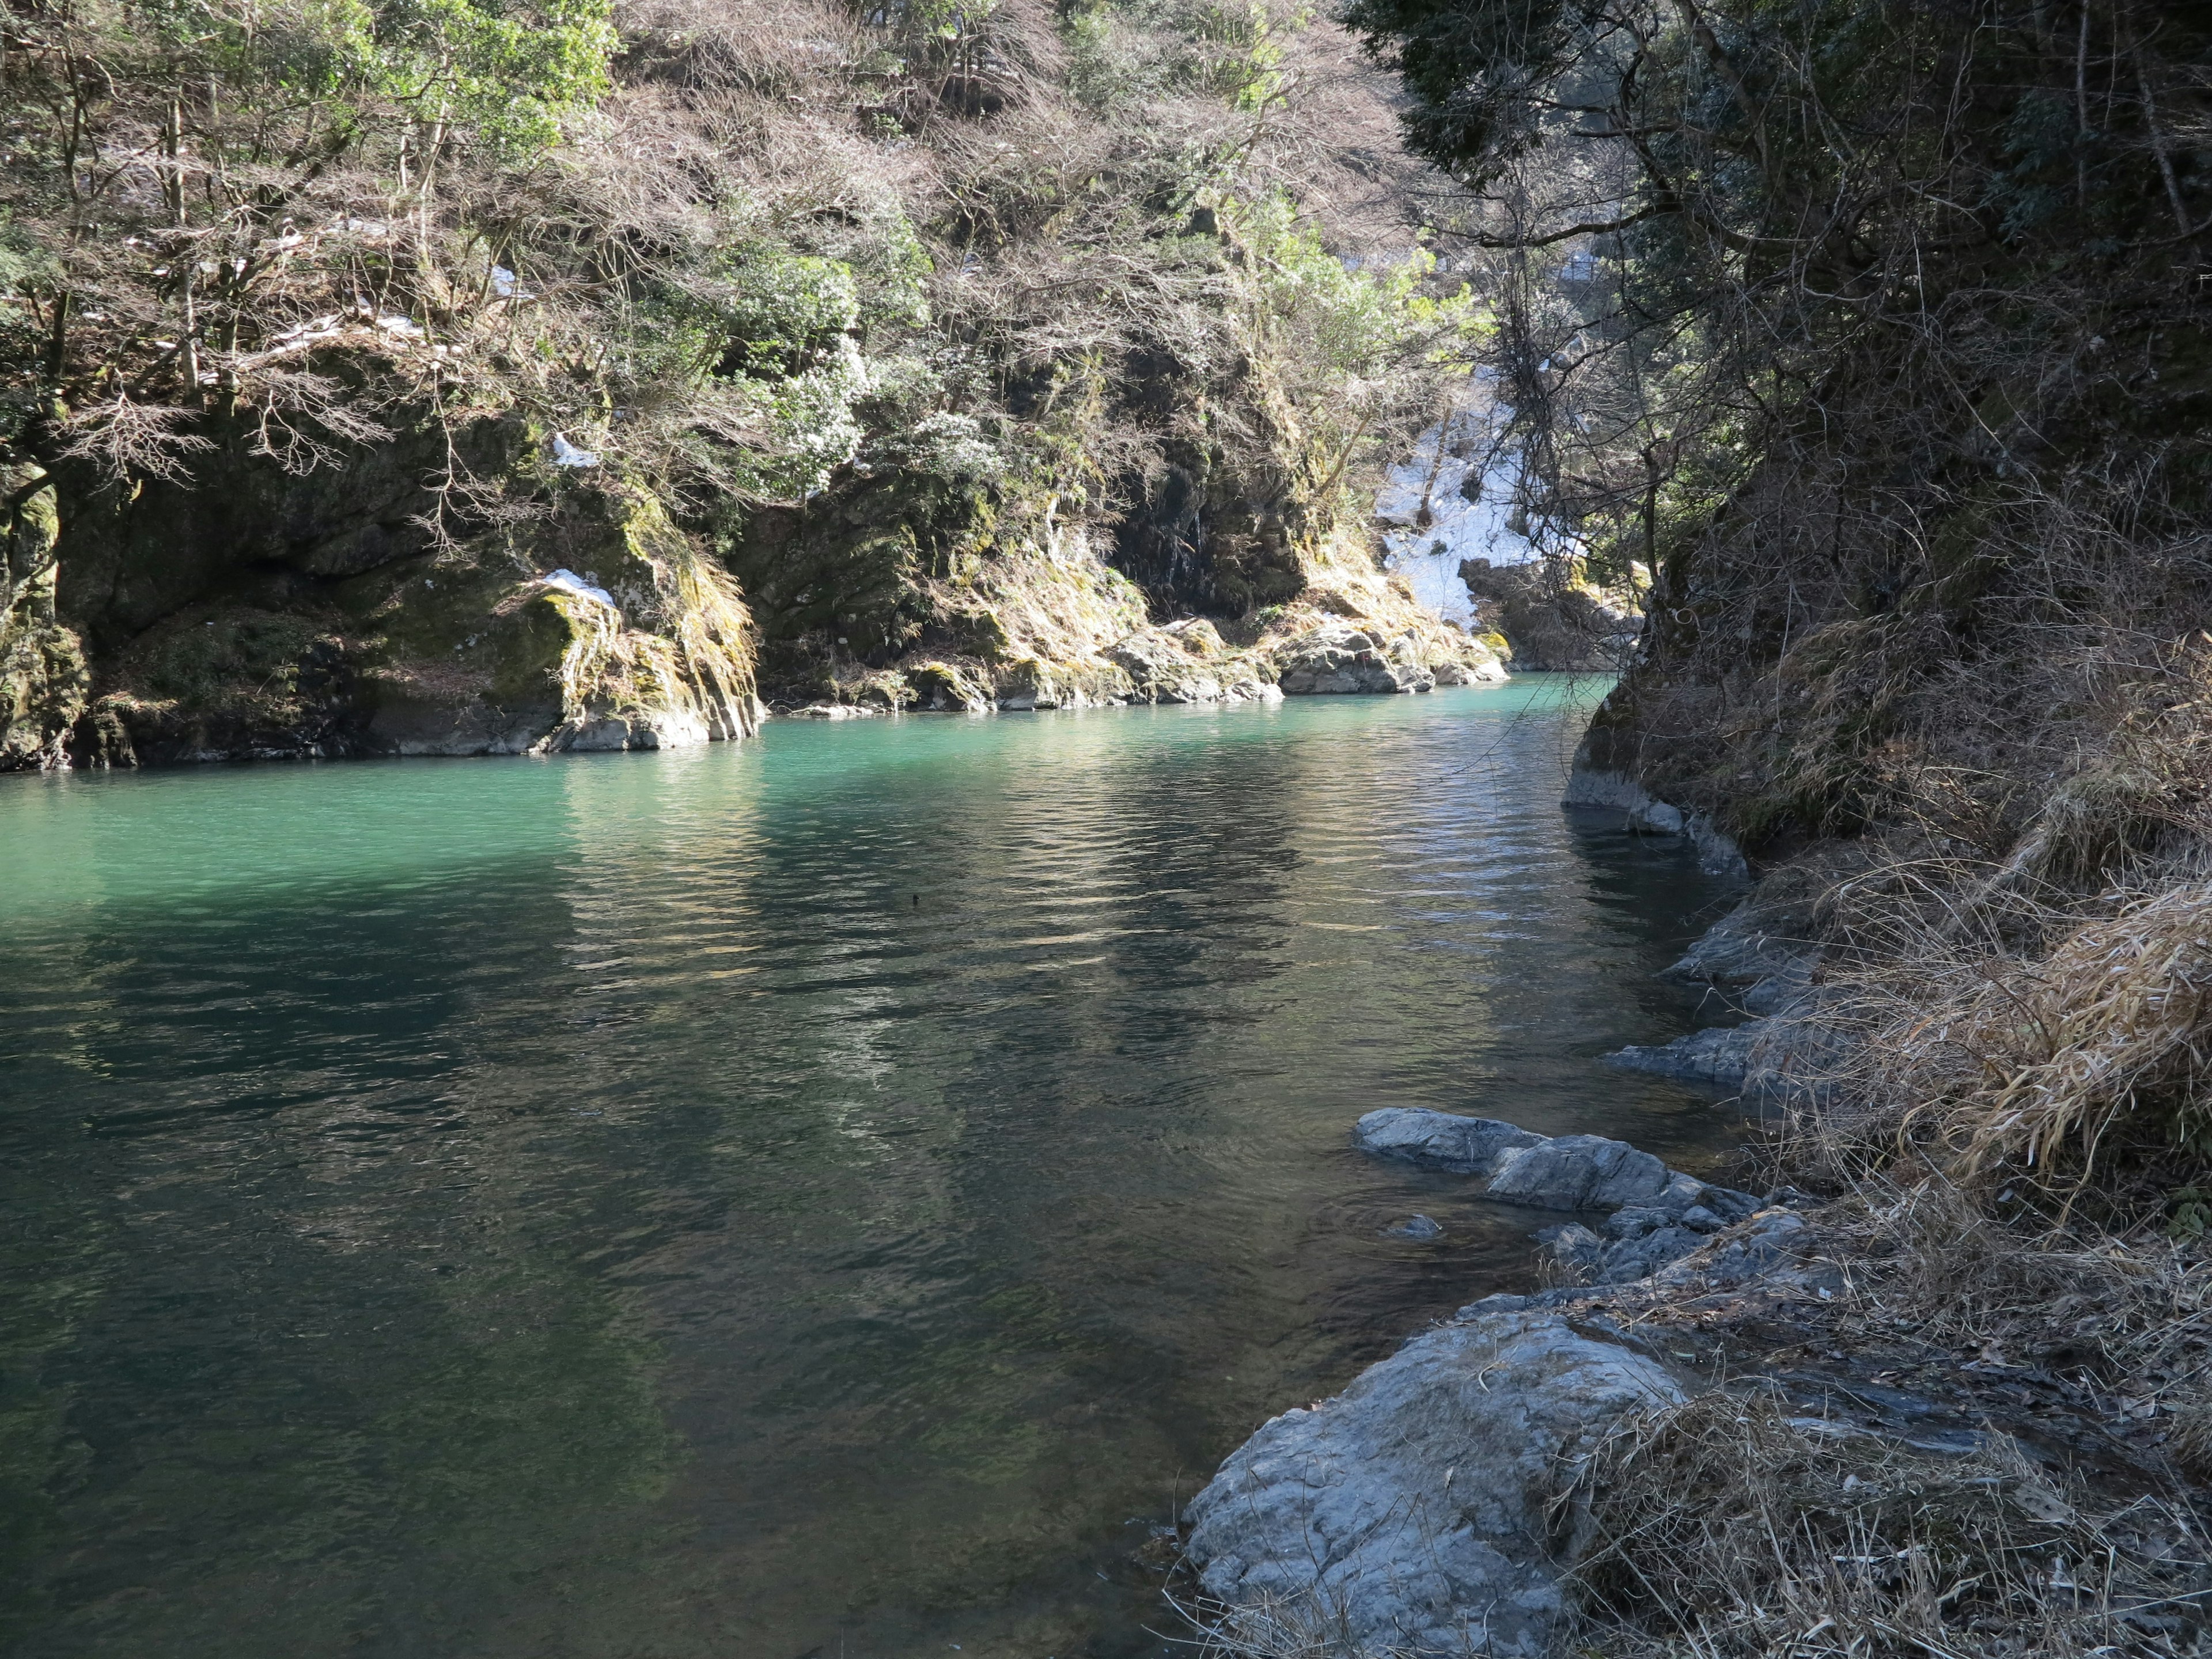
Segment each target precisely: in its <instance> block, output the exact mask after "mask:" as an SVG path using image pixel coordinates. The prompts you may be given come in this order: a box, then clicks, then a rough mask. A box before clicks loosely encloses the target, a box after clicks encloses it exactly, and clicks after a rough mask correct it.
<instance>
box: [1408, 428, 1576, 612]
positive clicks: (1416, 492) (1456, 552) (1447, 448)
mask: <svg viewBox="0 0 2212 1659" xmlns="http://www.w3.org/2000/svg"><path fill="white" fill-rule="evenodd" d="M1512 414H1513V411H1512V410H1510V409H1508V408H1505V407H1504V406H1502V405H1500V406H1498V407H1497V408H1495V409H1493V410H1489V411H1487V412H1486V413H1477V414H1460V415H1455V416H1452V417H1451V419H1450V420H1449V421H1448V422H1443V423H1442V424H1439V425H1437V426H1432V427H1431V428H1429V429H1428V430H1427V431H1426V432H1424V433H1423V434H1422V435H1421V436H1420V439H1419V441H1418V442H1417V443H1416V444H1415V445H1414V446H1413V454H1412V455H1410V456H1408V457H1407V459H1405V460H1402V461H1401V462H1399V463H1398V465H1395V466H1394V467H1392V468H1391V469H1390V470H1389V473H1388V474H1387V475H1386V476H1385V478H1384V481H1383V489H1382V490H1381V492H1380V494H1379V495H1377V496H1376V502H1375V515H1376V518H1378V519H1379V520H1382V522H1383V544H1384V547H1385V549H1386V551H1385V553H1384V556H1383V568H1385V569H1387V570H1389V571H1391V572H1392V573H1393V574H1401V575H1403V576H1404V577H1405V578H1406V579H1407V580H1408V581H1409V582H1411V583H1412V584H1413V593H1414V596H1415V597H1416V598H1417V599H1419V600H1420V601H1421V603H1422V604H1423V605H1427V606H1428V607H1429V608H1430V609H1431V610H1433V611H1436V612H1437V615H1439V616H1441V617H1444V618H1446V619H1447V620H1448V621H1451V622H1455V623H1461V624H1462V625H1465V624H1467V623H1472V622H1473V621H1474V604H1473V602H1472V601H1471V600H1470V599H1468V592H1467V585H1466V584H1465V583H1464V582H1462V581H1461V580H1460V579H1459V567H1460V561H1461V560H1462V559H1487V560H1489V561H1490V562H1492V564H1524V563H1526V562H1528V561H1529V560H1530V559H1534V558H1535V557H1537V556H1538V550H1537V549H1536V548H1535V546H1534V544H1531V543H1530V541H1529V539H1528V537H1527V536H1525V535H1522V533H1520V532H1517V531H1515V530H1513V529H1511V528H1510V527H1509V526H1508V524H1507V520H1510V518H1511V517H1512V516H1513V505H1514V498H1515V495H1516V493H1517V492H1518V490H1519V488H1520V483H1521V462H1520V458H1519V457H1518V456H1514V455H1501V454H1499V453H1498V443H1497V435H1498V432H1499V430H1500V429H1501V428H1502V427H1503V424H1504V422H1505V421H1507V420H1510V418H1511V417H1512ZM1439 448H1442V450H1443V454H1442V455H1441V456H1439V455H1438V453H1437V451H1438V449H1439ZM1455 451H1459V452H1462V453H1454V452H1455ZM1478 468H1480V469H1483V470H1482V471H1481V472H1480V478H1481V485H1480V490H1479V491H1478V499H1477V500H1474V501H1469V500H1468V498H1467V494H1466V489H1465V486H1466V484H1467V481H1468V475H1469V474H1470V473H1474V472H1475V471H1476V470H1477V469H1478ZM1424 495H1426V497H1427V501H1428V509H1429V522H1428V523H1427V524H1425V525H1424V524H1422V523H1421V522H1420V515H1421V503H1422V499H1423V496H1424Z"/></svg>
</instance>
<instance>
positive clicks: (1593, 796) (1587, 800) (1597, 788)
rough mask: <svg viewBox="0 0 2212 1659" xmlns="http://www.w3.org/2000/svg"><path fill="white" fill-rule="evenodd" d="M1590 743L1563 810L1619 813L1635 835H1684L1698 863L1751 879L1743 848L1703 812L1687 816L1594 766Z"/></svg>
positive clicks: (1626, 777) (1578, 762)
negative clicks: (1578, 807) (1589, 759)
mask: <svg viewBox="0 0 2212 1659" xmlns="http://www.w3.org/2000/svg"><path fill="white" fill-rule="evenodd" d="M1590 742H1591V740H1590V738H1587V737H1586V738H1583V747H1582V750H1581V751H1579V752H1577V755H1576V756H1575V765H1574V770H1573V771H1572V772H1571V773H1569V774H1568V776H1567V793H1566V794H1565V798H1563V799H1561V801H1560V803H1559V804H1560V805H1562V806H1580V807H1591V808H1596V809H1601V810H1603V811H1613V812H1618V813H1620V816H1621V817H1622V819H1623V820H1624V821H1625V822H1626V824H1627V825H1628V827H1629V828H1630V829H1635V830H1638V831H1640V832H1641V833H1643V834H1644V835H1650V836H1686V837H1687V838H1688V840H1689V842H1690V844H1691V845H1692V847H1694V848H1697V851H1698V862H1699V864H1701V865H1702V866H1705V868H1706V869H1708V870H1711V871H1714V872H1717V873H1719V874H1722V875H1731V876H1748V875H1749V874H1750V873H1751V866H1749V864H1748V863H1747V862H1746V861H1745V859H1744V856H1743V848H1741V847H1739V846H1737V845H1736V844H1735V839H1734V838H1733V837H1732V836H1729V835H1727V834H1725V833H1723V831H1722V830H1721V829H1718V828H1717V826H1716V825H1715V824H1714V823H1713V822H1712V821H1711V819H1710V818H1708V817H1705V815H1704V814H1703V813H1699V812H1685V811H1683V810H1682V809H1681V808H1680V807H1679V806H1675V805H1672V804H1670V803H1668V802H1667V801H1663V800H1660V799H1657V798H1656V797H1655V796H1654V795H1652V794H1651V793H1650V791H1649V790H1647V789H1645V788H1644V786H1643V785H1642V784H1640V783H1638V782H1637V781H1636V780H1635V779H1634V778H1632V777H1630V776H1629V775H1627V774H1626V773H1625V772H1610V771H1605V770H1601V769H1598V768H1596V767H1593V766H1591V765H1589V764H1588V763H1587V760H1586V756H1587V754H1588V752H1589V747H1590Z"/></svg>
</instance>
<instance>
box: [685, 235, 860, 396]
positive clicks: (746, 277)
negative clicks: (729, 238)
mask: <svg viewBox="0 0 2212 1659" xmlns="http://www.w3.org/2000/svg"><path fill="white" fill-rule="evenodd" d="M723 270H724V277H723V282H722V283H720V284H719V285H717V286H716V288H714V289H709V290H708V296H710V297H703V298H702V300H701V301H699V302H698V303H699V304H700V307H701V310H702V314H704V315H705V316H707V317H708V318H709V319H711V320H712V323H713V325H714V328H715V330H716V331H717V332H718V333H719V334H720V337H721V344H720V350H719V352H718V354H717V356H716V357H715V359H714V364H713V368H714V372H715V373H716V374H743V375H746V376H748V377H750V378H751V379H754V380H786V379H788V378H790V377H791V376H793V375H796V374H804V373H805V372H806V371H808V370H809V369H812V368H818V367H820V366H821V365H822V364H823V363H824V362H828V361H829V359H830V358H831V357H833V356H835V355H836V352H837V350H838V349H839V347H840V346H841V345H842V343H843V341H844V339H845V337H846V336H847V335H848V334H849V333H851V332H852V331H853V330H854V329H855V328H856V327H858V326H859V325H860V292H859V289H857V288H856V286H855V285H854V281H853V271H852V268H851V267H850V266H848V265H847V264H845V263H844V262H843V261H842V260H839V259H823V258H814V257H813V256H811V255H808V254H804V253H794V252H792V251H791V249H790V248H788V247H787V246H782V245H781V244H779V243H776V242H774V241H769V240H756V241H751V242H749V243H747V244H745V245H744V246H742V247H740V248H738V249H737V250H735V251H734V252H732V253H731V254H730V255H729V256H728V258H727V259H726V262H725V264H724V267H723Z"/></svg>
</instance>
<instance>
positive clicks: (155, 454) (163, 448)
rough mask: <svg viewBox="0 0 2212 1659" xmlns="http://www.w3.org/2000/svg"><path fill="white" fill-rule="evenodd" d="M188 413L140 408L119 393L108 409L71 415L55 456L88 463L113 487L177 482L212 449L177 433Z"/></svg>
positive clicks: (166, 407)
mask: <svg viewBox="0 0 2212 1659" xmlns="http://www.w3.org/2000/svg"><path fill="white" fill-rule="evenodd" d="M190 422H191V410H187V409H183V408H179V407H177V406H175V405H173V404H145V403H139V402H137V401H135V400H133V399H132V398H131V394H130V393H129V392H117V393H116V394H115V397H114V399H113V400H112V402H108V403H100V404H93V405H92V406H91V407H89V408H88V409H82V410H76V411H75V412H73V413H72V415H71V416H70V421H69V424H68V428H67V436H66V439H65V441H64V442H63V444H62V445H61V447H60V450H59V453H61V454H63V455H66V456H69V457H70V458H72V459H77V460H85V461H90V462H91V463H92V464H93V465H94V466H96V467H98V468H99V469H100V471H101V472H102V473H103V474H105V475H106V477H109V478H112V479H114V480H116V481H118V482H122V481H126V480H128V479H130V478H131V477H149V478H167V479H170V480H176V479H179V478H182V477H185V472H186V471H187V469H188V468H189V466H190V465H191V458H192V457H193V456H195V455H203V454H205V453H208V452H209V451H210V450H212V449H213V448H214V447H215V443H214V441H213V440H212V439H209V438H204V437H202V436H201V435H199V434H198V433H197V432H186V431H182V430H179V428H182V427H185V426H186V425H187V424H189V423H190Z"/></svg>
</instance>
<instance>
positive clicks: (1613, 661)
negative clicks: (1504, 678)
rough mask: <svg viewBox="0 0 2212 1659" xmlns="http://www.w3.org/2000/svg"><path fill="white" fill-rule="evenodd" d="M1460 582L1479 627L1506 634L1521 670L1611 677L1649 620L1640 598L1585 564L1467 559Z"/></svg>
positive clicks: (1570, 560)
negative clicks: (1596, 576)
mask: <svg viewBox="0 0 2212 1659" xmlns="http://www.w3.org/2000/svg"><path fill="white" fill-rule="evenodd" d="M1459 577H1460V580H1462V582H1464V583H1465V584H1466V585H1467V591H1468V597H1469V598H1470V599H1473V600H1474V614H1475V622H1476V625H1477V626H1478V627H1480V628H1483V629H1494V630H1495V631H1496V632H1498V633H1499V634H1502V635H1504V637H1505V639H1506V640H1507V641H1509V642H1510V644H1511V646H1512V647H1513V661H1514V664H1515V665H1516V666H1517V667H1520V668H1523V669H1529V670H1535V671H1554V672H1558V671H1568V672H1581V673H1603V674H1612V673H1618V672H1619V671H1620V669H1621V667H1622V666H1623V665H1625V664H1626V662H1627V661H1628V659H1629V658H1630V657H1631V656H1632V654H1633V653H1634V652H1635V649H1636V641H1637V638H1638V634H1639V633H1640V632H1641V630H1642V629H1643V626H1644V613H1643V611H1641V610H1640V609H1638V605H1637V602H1636V599H1635V598H1634V596H1633V595H1632V593H1631V592H1628V591H1626V590H1615V589H1611V588H1606V587H1601V586H1598V585H1597V584H1596V583H1595V582H1593V581H1591V580H1589V574H1588V572H1587V569H1586V568H1585V564H1584V562H1583V560H1581V559H1578V558H1577V559H1545V558H1539V559H1532V560H1529V561H1528V562H1526V563H1522V564H1492V562H1490V561H1489V560H1488V559H1465V560H1462V562H1461V563H1460V567H1459Z"/></svg>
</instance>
